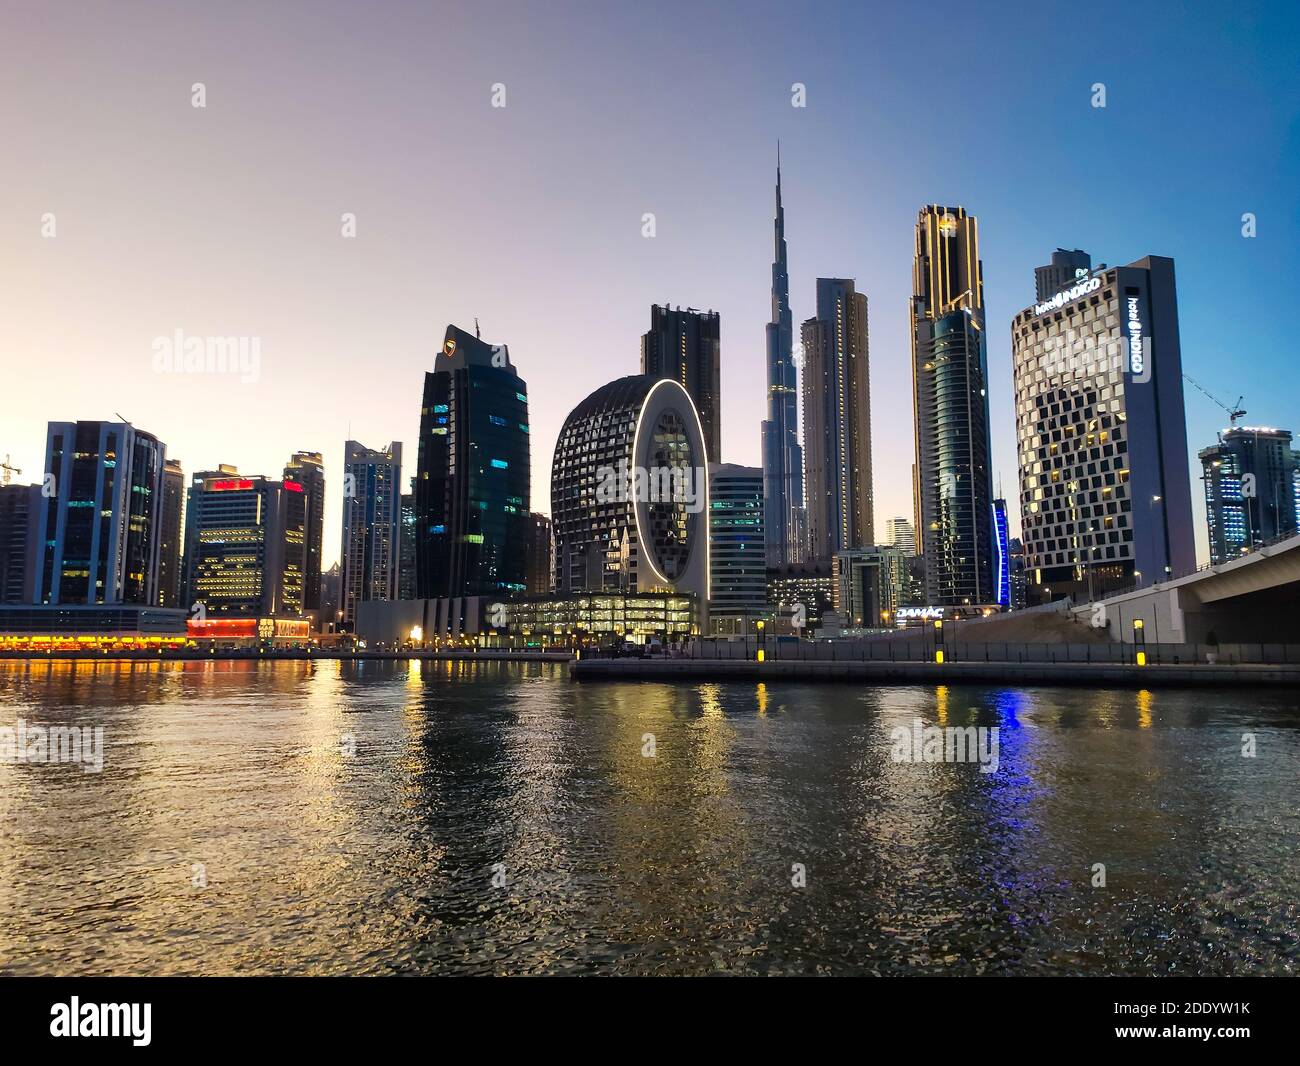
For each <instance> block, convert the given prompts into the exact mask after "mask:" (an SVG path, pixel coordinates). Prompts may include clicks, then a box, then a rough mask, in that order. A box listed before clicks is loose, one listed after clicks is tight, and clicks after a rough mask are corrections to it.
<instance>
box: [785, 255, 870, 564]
mask: <svg viewBox="0 0 1300 1066" xmlns="http://www.w3.org/2000/svg"><path fill="white" fill-rule="evenodd" d="M867 337H868V333H867V297H866V295H865V294H864V293H860V292H857V291H855V289H854V284H853V282H852V281H851V280H849V279H846V278H818V279H817V317H816V318H810V319H808V321H806V322H805V323H804V324H803V350H804V372H803V380H804V395H803V442H804V458H805V461H806V464H807V466H806V474H807V504H808V508H807V509H808V550H809V553H810V555H811V557H812V558H815V559H829V558H831V557H832V556H833V555H834V554H835V553H836V552H841V551H847V550H848V549H850V548H861V547H865V546H866V545H868V544H874V543H875V540H876V536H875V516H874V513H873V501H872V490H871V384H870V378H869V369H870V362H869V357H868V347H867V344H868V340H867Z"/></svg>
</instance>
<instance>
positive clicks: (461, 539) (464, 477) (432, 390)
mask: <svg viewBox="0 0 1300 1066" xmlns="http://www.w3.org/2000/svg"><path fill="white" fill-rule="evenodd" d="M527 388H528V387H527V386H526V385H525V384H524V381H523V379H522V378H520V377H519V375H518V374H517V373H516V372H515V367H514V364H513V363H511V361H510V351H509V349H508V348H507V347H506V346H505V345H504V344H502V345H489V344H487V343H485V342H484V341H482V340H481V339H479V338H478V337H477V336H471V335H470V334H468V333H466V332H465V331H464V330H461V329H458V328H457V327H456V326H448V327H447V333H446V336H445V338H444V340H443V345H442V351H441V353H440V354H439V355H438V357H437V359H436V361H435V365H434V369H433V370H431V371H429V372H428V373H426V374H425V375H424V403H423V406H422V407H421V409H420V448H419V457H418V460H417V474H416V483H415V510H416V526H417V528H416V534H417V538H418V540H417V544H416V560H415V563H416V584H417V588H418V592H419V598H420V599H438V598H457V597H465V596H510V595H514V594H516V593H521V592H523V591H524V589H525V587H526V585H527V577H526V572H525V569H526V558H527V537H528V533H527V530H528V513H529V435H528V434H529V429H528V391H527Z"/></svg>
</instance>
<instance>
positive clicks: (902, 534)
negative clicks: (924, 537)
mask: <svg viewBox="0 0 1300 1066" xmlns="http://www.w3.org/2000/svg"><path fill="white" fill-rule="evenodd" d="M886 528H887V530H888V533H889V544H890V545H891V546H893V547H895V548H897V549H898V550H899V551H901V552H902V553H903V554H904V555H909V556H910V555H915V554H916V533H915V531H914V530H913V529H912V523H911V522H909V521H908V520H907V519H906V518H891V519H890V520H889V522H888V523H887V524H886Z"/></svg>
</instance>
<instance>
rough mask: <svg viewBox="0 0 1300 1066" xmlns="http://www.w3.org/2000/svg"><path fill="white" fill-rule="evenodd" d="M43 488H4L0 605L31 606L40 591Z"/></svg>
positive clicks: (0, 529) (0, 510)
mask: <svg viewBox="0 0 1300 1066" xmlns="http://www.w3.org/2000/svg"><path fill="white" fill-rule="evenodd" d="M43 502H44V500H43V498H42V497H41V487H40V485H0V603H31V602H32V600H33V596H34V595H35V588H36V559H37V544H38V541H37V539H36V537H37V533H38V529H37V527H38V526H39V524H40V513H41V504H42V503H43Z"/></svg>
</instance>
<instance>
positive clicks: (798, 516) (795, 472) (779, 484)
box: [763, 146, 807, 566]
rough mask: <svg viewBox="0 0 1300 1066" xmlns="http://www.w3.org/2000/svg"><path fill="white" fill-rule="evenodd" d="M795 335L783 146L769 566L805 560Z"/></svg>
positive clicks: (770, 342)
mask: <svg viewBox="0 0 1300 1066" xmlns="http://www.w3.org/2000/svg"><path fill="white" fill-rule="evenodd" d="M793 340H794V323H793V321H792V319H791V316H790V273H789V268H788V265H787V263H786V248H785V208H784V207H783V206H782V204H781V151H780V147H779V146H778V148H777V156H776V250H775V254H774V258H773V261H772V320H771V321H770V322H768V324H767V419H766V420H765V421H764V422H763V523H764V541H765V548H766V553H765V554H766V559H767V565H768V566H781V565H783V564H786V563H797V562H802V561H803V556H804V550H803V542H804V535H805V532H804V531H805V526H806V524H807V512H806V511H805V510H804V499H803V449H802V448H801V447H800V446H799V433H798V425H799V401H798V378H797V374H796V367H795V363H794V356H793V351H792V348H793Z"/></svg>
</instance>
